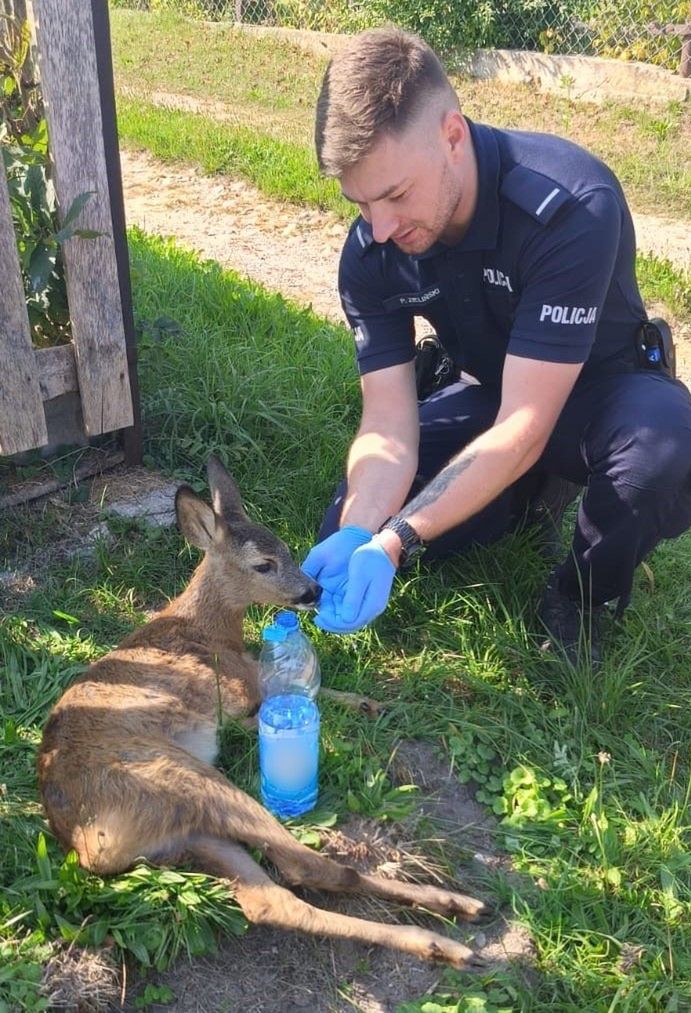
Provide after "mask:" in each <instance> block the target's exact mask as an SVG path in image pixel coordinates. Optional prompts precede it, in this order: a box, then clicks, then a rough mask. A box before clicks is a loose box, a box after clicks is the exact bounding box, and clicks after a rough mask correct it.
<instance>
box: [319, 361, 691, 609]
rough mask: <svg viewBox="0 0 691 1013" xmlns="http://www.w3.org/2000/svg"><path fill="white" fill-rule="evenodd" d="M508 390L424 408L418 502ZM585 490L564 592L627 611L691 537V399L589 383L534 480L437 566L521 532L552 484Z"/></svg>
mask: <svg viewBox="0 0 691 1013" xmlns="http://www.w3.org/2000/svg"><path fill="white" fill-rule="evenodd" d="M499 399H500V392H499V391H498V390H497V389H496V388H490V387H486V386H481V385H478V384H468V383H465V382H464V381H459V382H457V383H454V384H452V385H450V386H449V387H446V388H444V389H443V390H441V391H439V392H438V393H437V394H433V395H432V396H431V397H430V398H428V399H427V400H426V401H423V402H422V403H421V405H420V452H419V464H418V474H417V476H416V479H415V482H414V483H413V486H412V487H411V490H410V496H409V498H412V497H413V496H414V495H415V494H416V493H417V492H419V490H420V489H421V488H422V487H423V486H424V485H426V484H427V482H429V480H430V479H431V478H433V477H434V475H436V474H437V473H438V472H439V471H440V470H441V468H443V467H444V465H445V464H446V463H447V461H448V460H449V459H450V458H451V457H453V455H454V454H457V453H458V452H459V451H460V450H462V449H463V447H465V446H466V445H467V444H468V443H470V441H471V440H473V439H474V438H475V437H476V436H478V435H479V434H480V433H482V432H484V431H485V430H486V429H488V428H489V427H490V426H491V425H492V423H493V421H494V419H495V417H496V414H497V411H498V409H499ZM548 474H549V475H557V476H559V477H560V478H564V479H568V480H569V481H571V482H576V483H578V484H579V485H582V486H584V493H583V496H582V499H581V502H580V506H579V509H578V517H577V520H576V528H575V532H574V537H573V543H572V547H571V552H570V553H569V555H568V556H567V558H566V559H565V561H564V562H563V563H562V564H561V565H560V566H559V567H558V569H557V580H558V585H559V588H560V590H561V591H562V592H563V593H565V594H568V595H571V596H573V597H576V598H580V597H581V596H582V595H583V594H585V595H586V597H587V598H588V599H589V600H590V601H591V603H592V604H593V605H599V604H602V603H603V602H605V601H611V600H613V599H615V598H619V599H622V601H623V602H624V603H625V602H626V600H628V596H629V594H630V591H631V585H632V582H633V574H634V570H635V569H636V567H637V566H638V564H639V563H640V562H641V560H642V559H644V558H645V557H646V556H647V555H648V553H650V552H651V551H652V549H654V548H655V546H656V545H657V544H658V542H660V541H661V540H662V539H665V538H675V537H676V536H678V535H680V534H682V532H684V531H686V529H687V528H689V527H691V395H690V394H689V391H688V390H687V389H686V387H685V386H684V385H683V384H682V383H681V382H680V381H678V380H671V379H670V378H668V377H666V376H664V375H663V374H661V373H656V372H646V371H639V372H630V373H618V374H614V375H606V376H601V377H598V378H596V379H591V380H588V381H586V382H582V383H578V384H577V385H576V387H575V389H574V390H573V392H572V393H571V395H570V397H569V399H568V401H567V402H566V405H565V406H564V409H563V410H562V413H561V415H560V416H559V419H558V421H557V424H556V426H555V428H554V431H553V433H552V435H551V437H550V440H549V442H548V444H547V446H546V448H545V450H544V452H543V454H542V456H541V458H540V460H539V462H538V464H537V465H536V466H535V467H533V468H532V469H531V470H530V472H529V473H528V474H527V475H526V476H524V477H523V478H522V479H520V480H519V481H518V482H517V483H515V484H514V485H513V486H511V487H509V488H508V489H506V490H505V491H504V492H503V493H502V494H501V495H500V496H498V497H497V499H495V500H494V501H493V502H492V503H490V504H489V505H488V506H487V507H485V508H484V509H483V510H481V511H480V512H479V513H477V514H475V516H474V517H471V518H470V519H469V520H468V521H466V522H465V523H463V524H460V525H458V526H457V527H456V528H453V529H452V530H450V531H447V532H446V533H445V534H443V535H441V536H440V537H439V538H438V539H435V540H434V541H433V542H432V543H431V544H430V546H429V548H428V551H427V553H426V558H427V559H430V558H435V557H437V558H438V557H442V556H446V555H449V554H450V553H457V552H462V551H463V550H464V549H466V548H467V547H468V546H469V545H473V544H475V545H478V544H479V545H487V544H489V543H491V542H493V541H495V540H496V539H497V538H500V537H501V536H502V535H503V534H504V533H505V532H506V531H507V530H509V529H510V528H511V526H512V523H513V522H515V519H516V517H517V516H518V515H519V514H520V513H521V510H522V509H523V508H524V507H525V504H526V502H527V500H528V499H529V498H530V496H531V494H532V493H534V492H536V491H537V490H538V489H539V485H540V482H541V480H542V478H544V477H545V476H546V475H548ZM345 488H346V486H345V482H343V483H341V485H340V486H339V489H338V491H337V494H336V497H335V499H334V501H333V502H332V504H331V505H330V507H329V508H328V510H327V512H326V514H325V517H324V520H323V523H322V527H321V529H320V532H319V540H321V539H323V538H326V536H327V535H329V534H331V533H332V532H333V531H335V530H336V529H337V527H338V523H339V518H340V513H341V508H342V505H343V496H344V493H345Z"/></svg>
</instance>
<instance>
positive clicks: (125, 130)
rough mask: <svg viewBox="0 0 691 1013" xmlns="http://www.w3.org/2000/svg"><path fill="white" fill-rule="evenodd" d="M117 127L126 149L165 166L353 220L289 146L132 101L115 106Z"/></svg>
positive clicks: (300, 149)
mask: <svg viewBox="0 0 691 1013" xmlns="http://www.w3.org/2000/svg"><path fill="white" fill-rule="evenodd" d="M118 128H119V134H120V138H121V140H122V141H123V142H124V143H125V144H126V145H127V146H128V147H131V148H137V149H146V150H148V151H150V152H151V153H152V154H153V155H155V156H156V157H157V158H160V159H162V160H163V161H167V162H180V161H187V162H190V161H191V162H196V163H197V164H198V165H201V167H202V168H203V169H204V171H205V172H207V173H217V172H218V173H225V174H226V175H229V176H242V177H243V178H244V179H247V180H249V181H250V182H252V183H253V184H254V185H255V186H256V187H258V189H260V190H261V191H262V192H263V193H265V194H266V195H267V196H269V197H275V198H279V199H282V200H287V201H291V202H292V203H294V204H308V205H310V204H311V205H316V206H317V207H319V208H322V209H323V210H330V211H334V212H336V213H337V214H338V215H340V217H342V218H344V219H345V218H352V216H353V211H352V205H348V204H347V202H346V201H345V199H344V198H343V197H341V194H340V188H339V187H338V185H337V184H336V183H335V182H334V181H333V180H330V179H324V178H322V177H320V175H319V172H318V169H317V162H316V159H315V157H314V155H313V154H312V152H311V151H310V150H309V149H308V148H306V147H304V146H300V145H299V144H295V143H293V142H291V141H284V140H276V139H273V138H269V137H267V136H265V135H263V134H261V133H259V132H257V131H255V130H253V129H252V128H250V127H233V126H229V125H227V124H224V123H218V122H216V121H215V120H214V119H213V118H211V117H209V116H201V115H199V114H196V113H189V112H182V111H180V110H173V109H164V108H157V107H155V106H151V105H149V104H147V103H146V102H141V101H137V100H134V99H122V100H121V101H120V102H119V104H118Z"/></svg>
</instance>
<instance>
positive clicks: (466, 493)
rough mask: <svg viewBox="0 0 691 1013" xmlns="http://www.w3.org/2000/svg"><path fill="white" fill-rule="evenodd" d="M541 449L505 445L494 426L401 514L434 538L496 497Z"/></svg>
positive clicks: (426, 537)
mask: <svg viewBox="0 0 691 1013" xmlns="http://www.w3.org/2000/svg"><path fill="white" fill-rule="evenodd" d="M539 453H540V448H537V447H533V446H524V447H523V448H521V446H520V445H516V444H513V445H511V444H508V445H507V443H506V437H505V434H504V433H502V432H501V429H500V427H497V428H494V427H493V428H492V429H489V430H487V432H485V433H483V434H482V435H481V436H478V437H477V439H475V440H473V442H472V443H470V444H469V445H468V446H467V447H466V448H465V449H464V450H462V451H461V452H460V453H459V454H457V455H456V456H455V457H453V458H452V459H451V460H450V461H449V463H448V464H447V465H446V466H445V467H444V468H442V470H441V471H440V472H439V474H438V475H435V477H434V478H433V479H432V480H431V481H430V482H429V483H428V484H427V485H426V486H425V488H424V489H422V490H421V492H420V493H418V495H417V496H415V498H414V499H412V500H411V501H410V503H408V504H407V505H406V506H404V507H403V509H402V510H401V511H400V514H401V516H402V517H405V518H406V520H408V521H410V523H411V524H412V526H413V527H414V528H415V530H416V531H417V532H418V534H419V535H420V537H421V538H422V539H423V540H424V541H430V540H431V539H433V538H436V537H437V536H438V535H441V534H443V533H444V532H445V531H448V530H449V529H450V528H452V527H455V526H456V525H457V524H461V523H463V522H464V521H466V520H468V519H469V518H470V517H472V516H473V515H474V514H476V513H478V512H479V511H480V510H482V509H483V507H485V506H487V505H488V504H489V503H491V502H492V500H493V499H496V497H497V496H498V495H499V494H500V493H502V492H503V491H504V489H506V488H507V487H508V486H509V485H511V484H512V483H513V482H515V481H516V480H517V479H518V478H520V476H521V475H522V474H524V473H525V472H526V471H527V470H528V468H530V467H531V466H532V464H534V463H535V461H536V460H537V458H538V457H539Z"/></svg>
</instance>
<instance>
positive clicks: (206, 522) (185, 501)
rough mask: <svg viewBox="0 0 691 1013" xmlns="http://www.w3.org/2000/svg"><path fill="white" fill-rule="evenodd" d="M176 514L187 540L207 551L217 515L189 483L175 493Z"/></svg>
mask: <svg viewBox="0 0 691 1013" xmlns="http://www.w3.org/2000/svg"><path fill="white" fill-rule="evenodd" d="M175 515H176V517H177V519H178V527H179V528H180V530H181V531H182V533H183V535H184V536H185V538H186V539H187V541H188V542H190V543H191V544H192V545H196V546H197V548H198V549H202V550H203V551H204V552H206V550H207V549H208V548H209V546H210V545H211V542H212V541H213V537H214V532H215V530H216V517H215V516H214V512H213V510H212V509H211V507H210V506H209V504H208V503H205V502H204V500H203V499H201V498H200V497H199V496H197V494H196V492H195V491H194V490H193V489H190V487H189V486H188V485H182V486H180V488H179V489H178V491H177V492H176V494H175Z"/></svg>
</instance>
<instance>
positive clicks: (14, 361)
mask: <svg viewBox="0 0 691 1013" xmlns="http://www.w3.org/2000/svg"><path fill="white" fill-rule="evenodd" d="M0 279H2V281H1V282H0V348H2V350H3V352H4V353H5V354H4V356H3V362H2V383H0V454H2V455H9V454H18V453H19V452H20V451H22V450H32V449H33V448H34V447H40V446H43V445H44V444H45V443H47V441H48V434H47V432H46V417H45V412H44V410H43V397H42V395H41V389H40V385H39V379H38V372H37V370H36V360H35V353H34V349H33V347H32V345H31V328H30V327H29V317H28V314H27V312H26V296H25V295H24V285H23V283H22V275H21V269H20V266H19V254H18V252H17V246H16V243H15V238H14V225H13V224H12V214H11V211H10V198H9V193H8V190H7V180H6V178H5V171H4V166H3V161H2V154H1V153H0Z"/></svg>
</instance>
